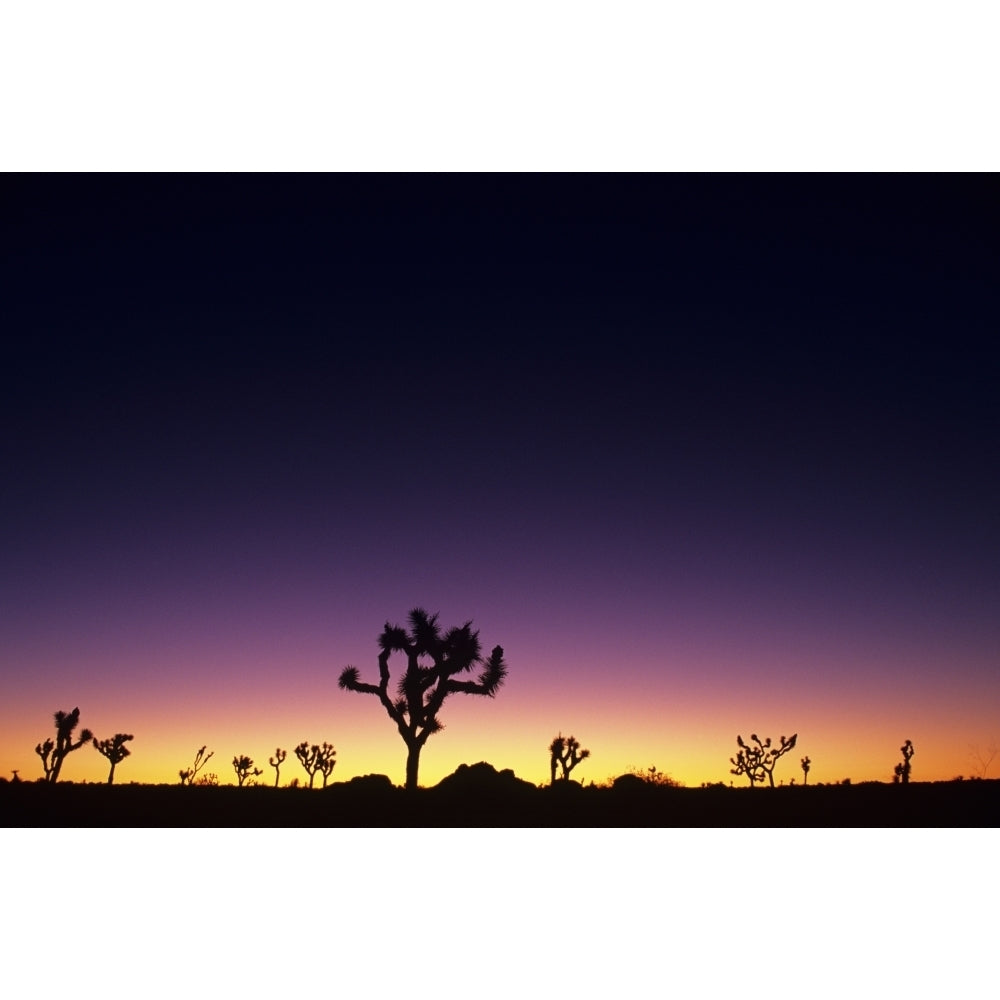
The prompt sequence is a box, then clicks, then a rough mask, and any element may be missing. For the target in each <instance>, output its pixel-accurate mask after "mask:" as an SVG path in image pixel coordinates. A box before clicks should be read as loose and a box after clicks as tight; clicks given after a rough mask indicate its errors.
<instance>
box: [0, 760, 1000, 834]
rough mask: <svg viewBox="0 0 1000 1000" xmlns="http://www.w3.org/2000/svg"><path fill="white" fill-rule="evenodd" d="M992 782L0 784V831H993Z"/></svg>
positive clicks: (488, 779)
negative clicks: (415, 786) (414, 786)
mask: <svg viewBox="0 0 1000 1000" xmlns="http://www.w3.org/2000/svg"><path fill="white" fill-rule="evenodd" d="M998 805H1000V781H997V780H989V781H951V782H934V783H920V782H917V783H911V784H909V785H892V784H881V783H865V784H859V785H817V786H808V787H802V786H791V787H788V786H785V787H779V788H775V789H770V788H766V787H765V788H754V789H750V788H748V787H742V788H726V787H715V788H669V787H666V788H665V787H654V786H650V785H647V784H644V783H642V782H640V781H639V780H638V779H631V780H627V781H624V782H621V781H620V783H619V784H618V786H616V787H613V788H584V787H581V786H579V785H576V784H575V783H570V784H569V785H568V786H562V787H560V786H558V785H557V786H556V788H554V789H552V788H536V787H535V786H534V785H531V784H529V783H527V782H522V781H520V780H519V779H517V778H515V777H514V776H513V775H512V774H511V772H509V771H506V772H500V773H498V772H496V771H495V770H494V769H493V768H492V767H490V766H489V765H483V764H481V765H475V766H473V767H467V766H465V765H463V766H462V767H461V768H459V770H458V771H457V772H456V773H455V774H453V775H450V776H449V777H448V778H446V779H445V780H444V781H442V782H441V783H440V784H439V785H436V786H435V787H433V788H428V789H420V790H419V791H417V792H416V793H407V792H405V791H404V790H403V789H400V788H395V787H393V786H392V785H391V784H390V783H389V780H388V778H385V777H383V776H369V777H368V778H365V779H355V780H354V781H353V782H348V783H337V784H334V785H331V786H330V787H329V788H327V789H313V790H310V789H306V788H278V789H275V788H267V787H248V788H236V787H233V786H222V787H194V788H185V787H181V786H179V785H118V786H106V785H86V784H83V785H76V784H71V783H68V782H66V783H60V784H58V785H46V784H42V783H30V782H21V783H18V784H12V783H3V784H0V825H3V826H5V827H992V826H995V825H996V815H997V806H998Z"/></svg>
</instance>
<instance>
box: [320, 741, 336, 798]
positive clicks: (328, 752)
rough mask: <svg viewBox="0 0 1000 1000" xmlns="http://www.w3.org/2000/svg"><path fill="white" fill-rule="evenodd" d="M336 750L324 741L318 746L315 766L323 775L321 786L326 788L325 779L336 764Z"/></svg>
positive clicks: (331, 772)
mask: <svg viewBox="0 0 1000 1000" xmlns="http://www.w3.org/2000/svg"><path fill="white" fill-rule="evenodd" d="M336 756H337V751H336V750H334V749H333V747H332V746H331V745H330V744H329V743H324V744H323V745H322V746H321V747H320V748H319V758H318V762H317V766H318V767H319V772H320V774H322V775H323V787H324V788H326V780H327V778H329V777H330V775H331V774H333V769H334V767H336V765H337V761H336V759H335V758H336Z"/></svg>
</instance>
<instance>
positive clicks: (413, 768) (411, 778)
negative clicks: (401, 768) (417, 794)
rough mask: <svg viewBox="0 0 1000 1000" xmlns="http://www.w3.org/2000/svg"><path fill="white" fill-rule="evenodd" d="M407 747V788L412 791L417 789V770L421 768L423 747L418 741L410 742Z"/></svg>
mask: <svg viewBox="0 0 1000 1000" xmlns="http://www.w3.org/2000/svg"><path fill="white" fill-rule="evenodd" d="M406 747H407V753H406V788H407V790H411V789H415V788H416V787H417V768H419V766H420V749H421V745H420V743H419V742H418V741H417V740H412V741H410V740H408V741H407V743H406Z"/></svg>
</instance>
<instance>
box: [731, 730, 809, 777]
mask: <svg viewBox="0 0 1000 1000" xmlns="http://www.w3.org/2000/svg"><path fill="white" fill-rule="evenodd" d="M798 737H799V734H798V733H793V734H792V735H791V736H790V737H789V738H788V739H785V737H784V736H782V737H781V742H780V744H779V745H778V746H774V747H772V746H771V737H770V736H769V737H768V738H767V739H766V740H765V741H764V742H763V743H762V742H761V741H760V738H759V737H758V736H757V734H756V733H751V734H750V739H751V740H752V741H753V743H754V744H755V745H750V744H748V743H744V742H743V737H742V736H739V735H737V737H736V742H737V744H738V745H739V748H740V749H739V752H738V753H737V754H736V756H735V757H730V758H729V763H730V764H732V765H733V767H732V769H731V771H730V774H736V775H740V774H745V775H746V776H747V778H749V779H750V787H751V788H753V786H754V784H755V783H756V782H758V781H760V782H763V780H764V776H765V775H766V776H767V779H768V781H769V782H770V785H771V787H772V788H774V766H775V764H777V763H778V759H779V758H780V757H781V756H782V755H783V754H786V753H788V751H789V750H791V749H792V747H794V746H795V741H796V740H797V739H798Z"/></svg>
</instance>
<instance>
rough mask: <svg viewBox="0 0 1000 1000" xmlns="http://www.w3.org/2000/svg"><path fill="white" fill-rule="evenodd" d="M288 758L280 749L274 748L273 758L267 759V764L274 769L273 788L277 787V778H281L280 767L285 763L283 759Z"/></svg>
mask: <svg viewBox="0 0 1000 1000" xmlns="http://www.w3.org/2000/svg"><path fill="white" fill-rule="evenodd" d="M287 756H288V752H287V751H286V750H282V749H281V747H275V750H274V756H273V757H269V758H268V759H267V762H268V764H270V765H271V767H273V768H274V787H275V788H277V787H278V778H280V777H281V765H282V764H284V763H285V758H286V757H287Z"/></svg>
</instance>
